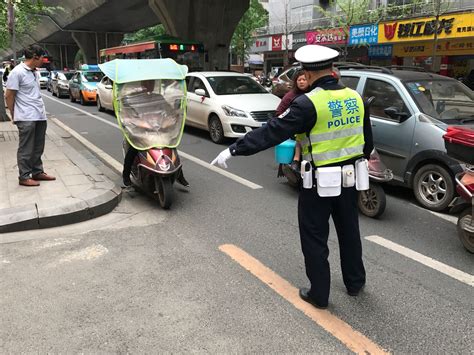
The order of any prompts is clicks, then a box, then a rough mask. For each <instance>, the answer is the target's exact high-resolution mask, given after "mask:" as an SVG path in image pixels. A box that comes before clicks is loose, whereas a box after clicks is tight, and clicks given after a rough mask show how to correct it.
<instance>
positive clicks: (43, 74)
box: [38, 68, 49, 89]
mask: <svg viewBox="0 0 474 355" xmlns="http://www.w3.org/2000/svg"><path fill="white" fill-rule="evenodd" d="M38 73H39V83H40V88H41V89H46V85H47V84H48V76H49V71H47V70H46V69H42V68H41V69H38Z"/></svg>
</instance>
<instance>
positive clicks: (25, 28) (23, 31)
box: [0, 0, 60, 49]
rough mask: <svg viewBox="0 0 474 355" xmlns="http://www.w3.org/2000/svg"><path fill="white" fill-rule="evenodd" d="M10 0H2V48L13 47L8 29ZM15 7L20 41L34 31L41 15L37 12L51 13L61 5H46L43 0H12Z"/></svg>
mask: <svg viewBox="0 0 474 355" xmlns="http://www.w3.org/2000/svg"><path fill="white" fill-rule="evenodd" d="M9 2H10V1H9V0H0V4H1V5H0V49H6V48H10V47H11V43H10V33H9V29H8V12H7V9H8V3H9ZM11 2H12V3H13V4H14V5H13V6H14V9H15V34H16V38H17V41H18V42H21V40H22V39H23V38H24V37H25V36H27V35H28V34H29V33H31V32H32V30H33V29H34V27H35V26H36V25H38V23H39V21H40V20H41V17H39V16H35V15H36V14H49V13H52V12H53V11H56V10H58V9H60V8H59V7H51V6H45V5H44V3H43V1H42V0H11Z"/></svg>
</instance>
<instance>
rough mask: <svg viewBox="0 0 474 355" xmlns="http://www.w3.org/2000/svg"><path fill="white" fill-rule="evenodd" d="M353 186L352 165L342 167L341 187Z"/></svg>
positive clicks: (353, 173) (353, 174)
mask: <svg viewBox="0 0 474 355" xmlns="http://www.w3.org/2000/svg"><path fill="white" fill-rule="evenodd" d="M354 185H355V171H354V165H352V164H350V165H344V166H343V167H342V187H352V186H354Z"/></svg>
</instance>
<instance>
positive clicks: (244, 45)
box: [231, 0, 268, 64]
mask: <svg viewBox="0 0 474 355" xmlns="http://www.w3.org/2000/svg"><path fill="white" fill-rule="evenodd" d="M267 24H268V12H267V11H266V10H265V9H264V8H263V6H262V4H260V3H259V2H258V0H250V6H249V9H248V10H247V11H246V12H245V14H244V16H243V17H242V19H241V20H240V22H239V24H238V25H237V27H236V29H235V32H234V35H233V36H232V42H231V46H232V51H233V52H234V53H235V54H236V55H237V58H239V60H240V62H241V63H242V64H243V63H244V61H245V59H246V58H247V57H248V52H249V49H250V46H251V45H252V42H253V39H254V37H253V35H254V32H255V30H256V29H257V28H260V27H263V26H266V25H267Z"/></svg>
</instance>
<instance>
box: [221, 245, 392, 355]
mask: <svg viewBox="0 0 474 355" xmlns="http://www.w3.org/2000/svg"><path fill="white" fill-rule="evenodd" d="M219 250H220V251H222V252H223V253H225V254H227V255H228V256H229V257H230V258H232V259H233V260H234V261H236V262H237V263H238V264H239V265H240V266H242V267H243V268H244V269H246V270H247V271H249V272H250V273H251V274H253V275H254V276H255V277H256V278H258V279H259V280H260V281H262V282H263V283H264V284H266V285H267V286H268V287H270V288H271V289H272V290H274V291H275V292H276V293H278V294H279V295H280V296H281V297H283V298H284V299H285V300H287V301H288V302H290V303H291V304H292V305H293V306H294V307H295V308H297V309H298V310H300V311H301V312H303V313H304V314H305V315H306V316H308V317H309V318H310V319H311V320H312V321H313V322H315V323H316V324H318V325H319V326H320V327H322V328H323V329H324V330H325V331H327V332H328V333H330V334H331V335H332V336H334V337H335V338H337V339H338V340H339V341H340V342H341V343H343V344H344V345H345V346H346V347H347V348H348V349H350V350H351V351H353V352H355V353H357V354H388V352H386V351H385V350H384V349H382V348H381V347H380V346H379V345H377V344H376V343H374V342H373V341H372V340H370V339H369V338H367V337H366V336H365V335H363V334H362V333H360V332H358V331H357V330H355V329H353V328H352V327H351V326H350V325H349V324H347V323H345V322H344V321H342V320H341V319H339V318H338V317H336V316H335V315H333V314H332V313H331V312H329V311H328V310H321V309H317V308H315V307H313V306H312V305H310V304H309V303H307V302H305V301H303V300H302V299H301V298H300V297H299V295H298V289H297V288H296V287H294V286H293V285H292V284H290V283H289V282H288V281H286V280H285V279H284V278H282V277H281V276H280V275H278V274H277V273H275V272H274V271H273V270H271V269H270V268H268V267H267V266H265V265H264V264H262V263H261V262H260V261H259V260H257V259H255V258H254V257H253V256H251V255H249V254H247V253H246V252H245V251H244V250H242V249H240V248H238V247H237V246H235V245H232V244H225V245H221V246H220V247H219Z"/></svg>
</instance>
